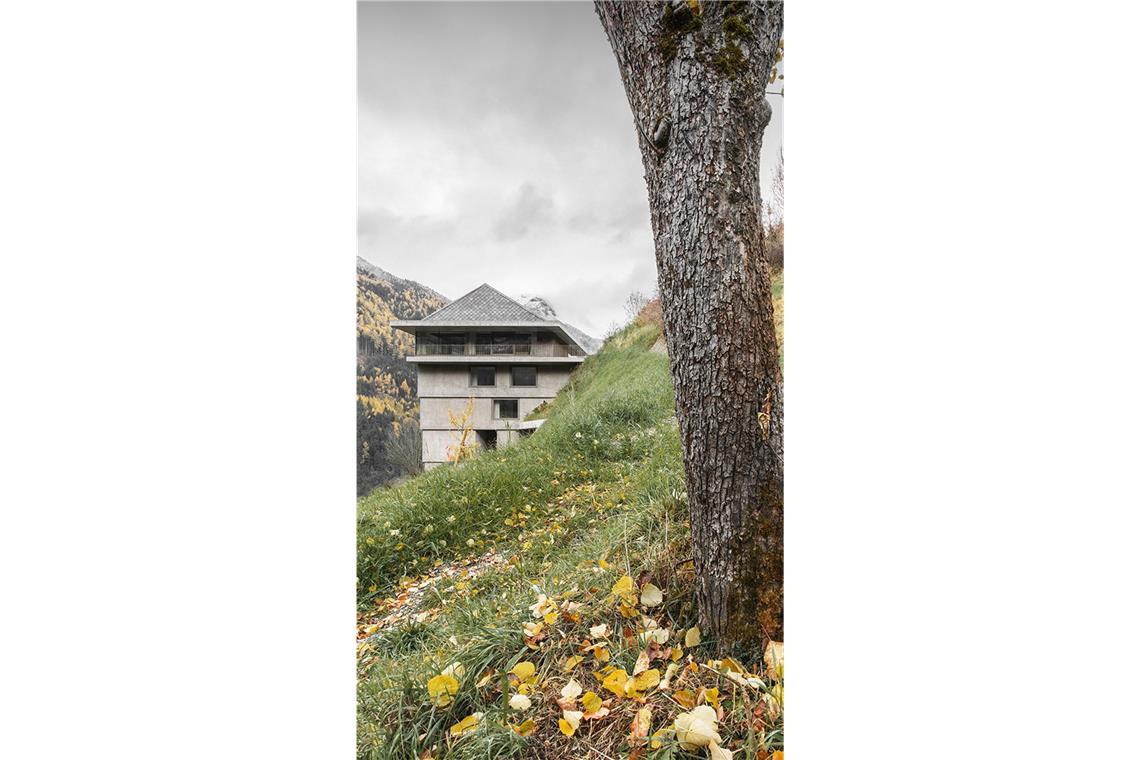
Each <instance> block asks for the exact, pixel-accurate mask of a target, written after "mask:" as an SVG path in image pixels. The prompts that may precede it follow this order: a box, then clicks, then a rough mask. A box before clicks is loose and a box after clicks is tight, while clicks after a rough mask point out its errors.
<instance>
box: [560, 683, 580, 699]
mask: <svg viewBox="0 0 1140 760" xmlns="http://www.w3.org/2000/svg"><path fill="white" fill-rule="evenodd" d="M581 693H582V685H581V684H580V683H578V682H577V681H575V680H574V679H573V678H571V679H570V682H569V683H567V684H566V685H565V686H563V687H562V698H563V699H574V698H576V697H577V696H578V695H579V694H581Z"/></svg>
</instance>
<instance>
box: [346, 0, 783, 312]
mask: <svg viewBox="0 0 1140 760" xmlns="http://www.w3.org/2000/svg"><path fill="white" fill-rule="evenodd" d="M357 8H358V12H357V17H358V45H357V53H358V67H359V75H358V78H357V82H358V96H359V108H360V120H359V145H360V150H359V156H360V163H359V175H360V177H359V192H360V204H361V210H360V214H359V219H358V230H359V234H358V238H359V253H360V255H361V256H363V257H364V258H366V259H368V260H369V261H371V262H373V263H374V264H376V265H377V266H380V267H383V268H384V269H386V270H388V271H390V272H393V273H394V274H397V275H399V276H401V277H407V278H410V279H414V280H418V281H420V282H422V283H423V284H425V285H427V286H429V287H432V288H434V289H436V290H438V291H440V292H441V293H444V294H446V295H448V296H450V297H452V298H454V297H456V296H458V295H462V294H463V293H465V292H467V291H469V290H471V289H472V288H474V287H476V286H477V285H479V284H480V283H482V282H489V283H491V284H492V285H494V286H495V287H497V288H499V289H500V290H502V291H503V292H505V293H514V294H518V293H532V294H537V295H540V296H542V297H544V298H547V299H548V300H550V301H551V303H554V304H556V307H557V309H558V313H559V315H560V316H561V317H562V318H564V319H566V320H567V321H569V322H570V323H572V324H575V325H577V326H578V327H580V328H582V329H583V330H586V331H587V332H590V333H591V334H594V335H600V334H601V333H602V332H603V331H604V330H605V328H606V326H607V325H608V324H609V323H610V322H612V321H620V320H621V319H622V318H623V316H624V314H623V308H622V301H624V299H625V296H626V295H627V294H628V293H629V292H630V291H633V290H642V291H645V292H649V291H651V290H652V289H653V286H654V282H655V280H656V270H655V264H654V256H653V237H652V233H651V230H650V224H649V208H648V201H647V199H646V190H645V182H644V179H643V174H644V168H643V166H642V163H641V156H640V155H639V153H638V149H637V141H636V132H635V129H634V126H633V119H632V116H631V114H630V111H629V104H628V102H627V100H626V97H625V92H624V90H623V89H622V85H621V79H620V76H619V74H618V69H617V64H616V63H615V61H614V59H613V53H612V51H611V50H610V47H609V43H608V42H607V40H606V38H605V34H604V33H603V31H602V28H601V24H600V23H599V22H598V19H597V16H596V15H595V14H594V10H593V6H592V4H591V3H586V2H569V3H566V2H563V3H534V2H527V3H496V2H491V3H482V2H481V3H462V2H461V3H439V2H422V3H420V2H417V3H388V2H386V3H361V4H359V5H358V6H357ZM779 100H780V98H778V97H777V98H770V101H772V106H773V111H774V115H773V123H772V124H771V125H769V127H768V129H767V131H766V134H765V136H764V146H765V150H764V152H765V153H766V154H771V155H774V153H775V150H776V149H777V148H778V146H779V144H780V142H781V140H780V137H779V133H780V132H779V130H780V124H779V117H780V115H781V112H782V110H781V109H782V103H781V102H778V101H779ZM789 158H791V157H789ZM766 167H767V165H766V164H765V170H766Z"/></svg>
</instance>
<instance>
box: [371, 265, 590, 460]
mask: <svg viewBox="0 0 1140 760" xmlns="http://www.w3.org/2000/svg"><path fill="white" fill-rule="evenodd" d="M392 327H394V328H396V329H397V330H403V331H405V332H408V333H411V334H412V335H414V336H415V338H416V348H415V352H414V353H413V354H412V355H411V356H409V357H408V361H409V362H412V363H414V364H415V365H416V371H417V376H418V386H417V393H418V396H419V401H420V431H421V435H422V440H423V463H424V468H425V469H430V468H432V467H435V466H436V465H438V464H442V463H443V462H447V461H450V456H449V451H450V450H453V449H454V448H455V447H456V446H457V444H458V443H459V435H458V431H457V430H456V429H454V427H453V426H452V424H451V421H450V419H449V416H448V411H451V412H452V413H454V414H456V415H460V414H462V413H463V411H464V409H465V407H466V406H467V404H468V401H469V400H472V401H473V411H472V415H471V421H470V427H471V428H473V430H474V434H473V440H469V443H473V444H475V445H477V446H479V447H481V448H484V449H492V448H497V447H500V446H506V445H509V444H510V443H512V442H514V441H515V440H517V439H518V438H519V437H521V436H525V435H528V434H530V433H531V432H533V431H534V429H535V428H536V427H537V424H536V423H534V422H530V423H528V422H524V419H525V418H526V416H527V415H528V414H530V413H531V412H532V411H534V409H535V408H536V407H537V406H538V405H539V404H541V403H542V402H544V401H548V400H550V399H552V398H554V395H555V394H556V393H558V390H559V389H560V388H561V387H562V386H563V385H565V384H566V381H567V380H569V379H570V372H571V371H573V369H574V367H576V366H577V365H579V364H581V363H582V362H583V361H585V358H586V356H588V355H589V354H592V353H594V352H596V351H597V350H598V341H596V340H595V339H594V338H591V337H590V336H588V335H586V334H585V333H583V332H582V331H581V330H578V329H577V328H575V327H573V326H572V325H568V324H566V323H565V322H562V321H560V320H558V319H557V318H555V317H554V315H553V313H552V312H550V311H548V310H547V311H545V312H543V313H539V312H538V311H535V310H532V309H529V308H526V307H524V306H522V305H521V304H520V303H518V302H517V301H514V300H513V299H511V298H509V297H508V296H505V295H503V294H502V293H500V292H499V291H497V290H495V289H494V288H492V287H491V286H490V285H486V284H484V285H480V286H479V287H478V288H476V289H475V290H472V291H471V292H470V293H468V294H467V295H465V296H463V297H462V298H460V299H458V300H456V301H453V302H451V303H450V304H448V305H447V306H444V307H443V308H442V309H440V310H438V311H436V312H433V313H432V314H429V315H428V316H426V317H424V318H423V319H418V320H398V321H394V322H392ZM539 424H540V423H539Z"/></svg>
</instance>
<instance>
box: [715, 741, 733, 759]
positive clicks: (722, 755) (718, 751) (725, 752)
mask: <svg viewBox="0 0 1140 760" xmlns="http://www.w3.org/2000/svg"><path fill="white" fill-rule="evenodd" d="M709 760H732V750H730V749H725V748H724V747H722V746H720V745H719V744H710V745H709Z"/></svg>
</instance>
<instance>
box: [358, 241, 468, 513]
mask: <svg viewBox="0 0 1140 760" xmlns="http://www.w3.org/2000/svg"><path fill="white" fill-rule="evenodd" d="M446 303H447V299H446V298H444V297H443V296H441V295H440V294H439V293H436V292H435V291H434V290H432V289H431V288H427V287H425V286H423V285H420V284H419V283H418V282H413V281H411V280H403V279H400V278H399V277H396V276H394V275H392V274H389V273H388V272H385V271H384V270H383V269H380V268H379V267H375V266H373V265H371V264H369V263H368V262H367V261H365V260H364V259H360V258H358V259H357V262H356V490H357V494H358V495H364V494H367V493H368V492H369V491H371V490H372V489H374V488H376V487H377V486H379V485H385V484H388V483H391V482H393V481H395V480H398V479H400V478H402V477H406V476H408V475H413V474H415V473H417V472H419V471H420V436H419V421H418V413H419V405H418V402H417V401H416V372H415V368H414V367H413V366H412V365H410V364H408V362H407V361H405V357H406V356H407V355H408V353H409V352H410V351H411V350H412V338H411V336H410V335H408V334H406V333H402V332H398V331H396V330H394V329H392V328H391V327H390V323H391V322H392V320H394V319H421V318H423V317H425V316H427V315H428V314H430V313H431V312H433V311H435V310H436V309H438V308H440V307H441V306H443V305H445V304H446Z"/></svg>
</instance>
